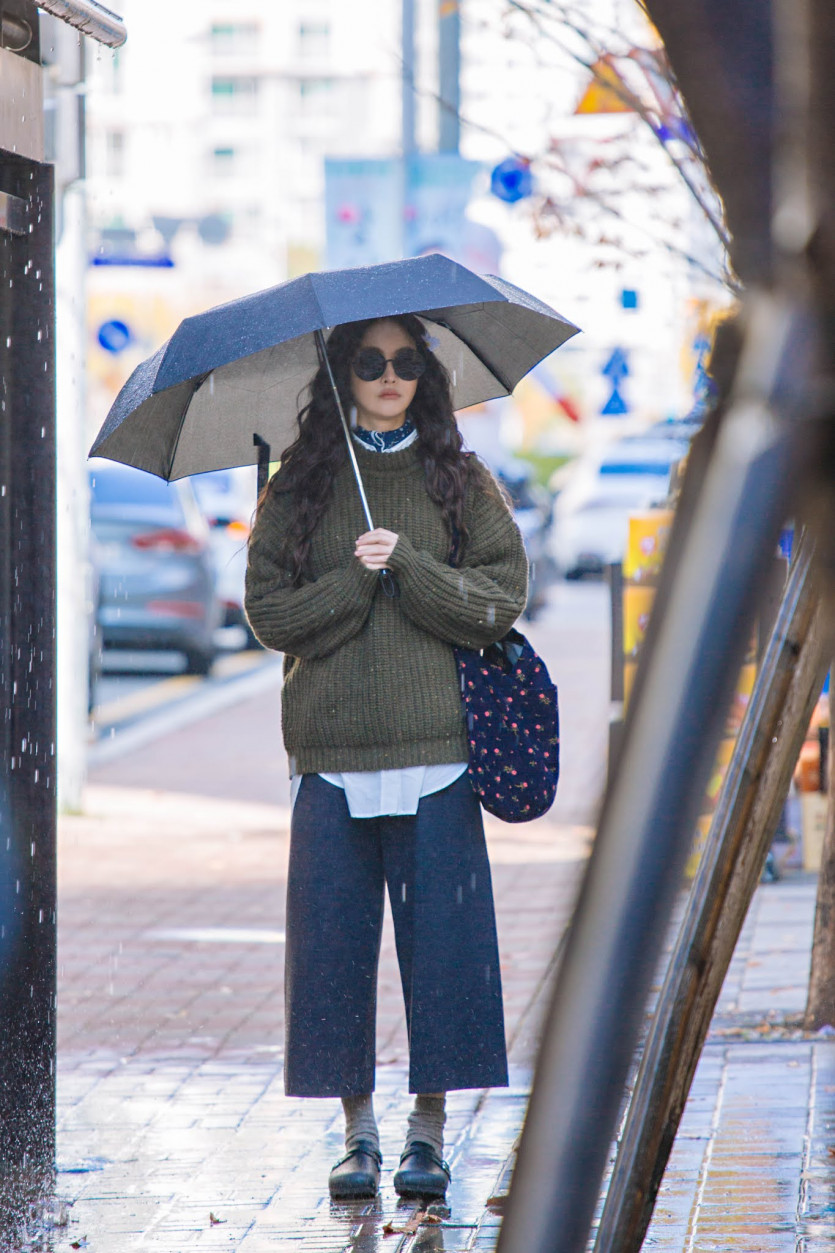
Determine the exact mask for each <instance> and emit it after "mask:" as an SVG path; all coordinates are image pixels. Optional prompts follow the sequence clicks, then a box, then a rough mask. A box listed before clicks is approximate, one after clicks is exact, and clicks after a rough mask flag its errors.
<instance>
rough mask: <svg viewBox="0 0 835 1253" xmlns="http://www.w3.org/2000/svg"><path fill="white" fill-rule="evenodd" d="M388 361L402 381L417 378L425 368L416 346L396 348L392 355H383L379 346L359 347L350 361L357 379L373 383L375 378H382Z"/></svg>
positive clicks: (405, 381)
mask: <svg viewBox="0 0 835 1253" xmlns="http://www.w3.org/2000/svg"><path fill="white" fill-rule="evenodd" d="M389 363H391V365H393V366H394V372H395V374H396V375H397V377H398V378H399V379H402V380H403V382H404V383H412V382H414V380H415V379H419V378H420V376H421V374H423V372H424V370H425V369H426V361H425V360H424V358H423V357H422V356H421V354H420V353H419V352H418V350H417V349H416V348H398V350H397V352H396V353H395V354H394V356H393V357H386V356H384V355H383V353H382V352H381V351H380V349H379V348H361V349H360V350H359V352H358V353H357V355H356V356H355V357H354V359H353V361H352V362H351V368H352V369H353V371H354V374H356V376H357V378H358V379H362V381H363V382H364V383H373V382H374V380H375V379H378V378H382V376H383V375H384V374H385V371H386V366H387V365H388V364H389Z"/></svg>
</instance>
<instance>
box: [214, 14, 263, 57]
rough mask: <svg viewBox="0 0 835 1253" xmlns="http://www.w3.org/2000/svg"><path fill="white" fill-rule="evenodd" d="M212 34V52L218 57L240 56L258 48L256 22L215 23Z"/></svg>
mask: <svg viewBox="0 0 835 1253" xmlns="http://www.w3.org/2000/svg"><path fill="white" fill-rule="evenodd" d="M210 33H211V43H212V52H213V53H215V55H217V56H240V55H242V54H246V53H250V52H254V51H255V49H256V47H257V46H258V26H257V24H256V23H255V22H213V23H212V27H211V32H210Z"/></svg>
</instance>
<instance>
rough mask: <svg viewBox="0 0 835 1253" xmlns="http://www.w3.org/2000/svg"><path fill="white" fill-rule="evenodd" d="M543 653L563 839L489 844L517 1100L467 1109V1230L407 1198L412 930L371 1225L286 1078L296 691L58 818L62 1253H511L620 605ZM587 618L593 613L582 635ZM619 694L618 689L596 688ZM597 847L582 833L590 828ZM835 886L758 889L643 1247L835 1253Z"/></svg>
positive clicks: (543, 636)
mask: <svg viewBox="0 0 835 1253" xmlns="http://www.w3.org/2000/svg"><path fill="white" fill-rule="evenodd" d="M559 598H562V599H560V600H559V604H558V605H556V606H555V608H556V612H555V613H554V614H552V615H545V617H544V618H543V620H542V621H540V622H538V623H536V624H534V627H533V629H532V630H531V631H530V634H531V636H532V637H533V638H534V641H535V643H536V645H537V647H538V648H539V649H540V651H541V652H542V653H543V655H545V656H546V659H547V660H548V661H549V664H551V666H552V669H553V671H554V673H555V675H556V677H557V679H558V681H559V683H560V691H561V702H562V713H563V736H564V751H563V769H564V776H563V782H562V784H561V793H560V797H559V799H558V803H557V806H555V810H554V811H553V813H552V815H550V816H549V818H548V819H544V820H540V822H538V823H533V824H526V825H525V826H524V827H515V828H508V827H505V826H503V824H500V823H497V822H492V821H491V822H489V823H488V841H489V844H490V852H491V859H492V864H493V873H494V884H495V892H496V904H497V913H498V922H499V937H500V946H501V953H502V977H503V983H504V989H505V1000H506V1010H507V1025H508V1035H509V1044H510V1050H509V1051H510V1062H511V1086H510V1087H509V1088H508V1089H503V1090H493V1091H489V1092H478V1091H474V1092H456V1093H452V1094H450V1097H449V1119H448V1124H447V1147H446V1156H447V1157H448V1159H449V1161H450V1163H451V1166H452V1170H453V1184H452V1186H451V1189H450V1192H449V1195H448V1198H447V1202H448V1204H447V1205H446V1206H444V1207H438V1206H436V1207H432V1208H430V1210H429V1211H422V1210H420V1209H419V1208H418V1207H417V1206H415V1205H404V1204H403V1203H400V1202H398V1199H397V1197H396V1194H395V1193H394V1190H393V1187H392V1183H391V1176H392V1174H393V1172H394V1170H395V1169H396V1166H397V1160H398V1157H399V1153H400V1150H401V1147H402V1140H403V1134H404V1130H405V1125H406V1117H407V1113H408V1110H409V1107H410V1099H409V1097H408V1096H407V1093H406V1086H407V1082H406V1076H407V1043H406V1032H405V1021H404V1016H403V1011H402V1006H401V996H400V989H399V976H398V973H397V967H396V961H395V956H394V944H393V935H392V931H391V926H390V922H389V921H388V920H387V922H386V928H385V932H384V941H383V950H382V956H381V968H380V995H379V1018H378V1070H377V1074H378V1085H377V1097H376V1107H377V1114H378V1119H379V1121H380V1128H381V1134H382V1148H383V1152H384V1158H385V1160H384V1170H383V1178H382V1188H381V1193H380V1196H379V1198H378V1200H377V1201H375V1202H374V1203H373V1204H366V1205H356V1206H337V1205H333V1204H332V1203H331V1202H330V1200H329V1198H328V1194H327V1173H328V1170H329V1168H330V1165H331V1164H332V1162H333V1161H334V1160H335V1158H336V1157H337V1156H338V1155H339V1154H340V1151H341V1148H342V1121H341V1111H340V1107H339V1103H338V1102H337V1101H332V1100H322V1101H312V1100H308V1101H302V1100H298V1099H291V1098H287V1097H285V1096H284V1094H283V1083H282V1040H283V986H282V961H283V939H284V935H283V927H284V901H283V885H284V878H285V874H286V862H287V827H288V819H289V813H288V809H287V802H288V797H287V788H286V782H285V780H284V779H283V777H282V771H281V769H280V768H279V769H276V757H277V755H280V749H279V748H278V706H277V700H276V696H277V688H276V687H275V685H273V684H272V683H268V682H266V676H265V680H264V690H263V691H260V692H256V693H252V692H249V693H247V694H246V695H245V696H244V698H242V699H241V700H240V701H238V702H237V703H236V704H234V705H231V706H226V707H224V708H222V709H218V710H217V711H216V712H214V713H211V712H207V711H204V713H203V715H201V717H199V718H197V719H193V720H192V721H191V722H187V721H185V720H183V719H182V718H179V716H178V720H177V725H176V726H174V725H171V726H170V727H169V728H168V730H167V731H166V730H165V725H164V722H163V723H160V731H159V734H157V735H156V736H154V737H152V738H151V739H150V740H148V741H146V742H145V743H144V744H142V745H140V744H138V743H137V744H135V745H134V747H133V749H132V750H131V751H130V752H128V753H125V754H123V755H121V756H119V754H118V753H114V754H113V755H112V756H111V757H110V758H109V760H107V761H106V762H105V761H102V762H101V763H100V764H99V765H98V766H97V767H96V769H95V771H94V772H93V774H92V779H91V782H92V786H91V787H90V789H89V791H88V794H87V797H86V801H85V811H84V813H83V814H82V815H74V816H69V817H66V818H64V819H62V822H61V831H60V888H59V902H60V911H59V967H60V971H59V980H60V982H59V1022H58V1028H59V1059H58V1060H59V1065H58V1103H59V1128H58V1153H59V1168H60V1170H59V1176H58V1188H59V1195H60V1197H61V1198H62V1201H63V1206H64V1208H63V1218H64V1219H65V1222H64V1225H63V1226H58V1227H57V1228H56V1229H55V1232H54V1239H53V1248H54V1250H55V1253H64V1250H68V1249H70V1248H87V1249H90V1250H91V1251H95V1253H130V1251H132V1250H137V1251H138V1250H159V1253H181V1251H182V1253H184V1251H185V1250H188V1249H191V1248H198V1247H199V1248H205V1249H218V1250H220V1249H224V1250H242V1251H247V1253H248V1251H250V1250H255V1251H259V1250H264V1251H265V1253H266V1251H267V1250H299V1253H348V1251H349V1250H356V1251H360V1253H388V1251H389V1250H392V1251H394V1253H421V1251H423V1253H426V1251H427V1250H445V1251H446V1253H464V1251H465V1250H492V1249H494V1248H495V1244H496V1238H497V1234H498V1228H499V1222H500V1210H501V1204H500V1198H501V1196H502V1195H503V1194H504V1192H505V1191H506V1188H507V1184H508V1180H509V1177H510V1171H511V1167H512V1162H513V1148H514V1144H515V1142H516V1139H517V1137H518V1134H519V1130H520V1128H521V1124H522V1120H523V1117H524V1110H525V1103H526V1100H527V1093H528V1091H529V1087H530V1079H531V1072H532V1066H533V1062H534V1058H535V1052H536V1044H537V1039H538V1033H539V1023H540V1019H541V1015H542V1012H543V1008H544V1005H545V1002H546V999H547V991H548V987H549V983H550V980H551V978H552V976H553V970H554V966H555V953H556V951H557V949H558V945H559V940H560V937H561V936H562V934H563V933H564V930H565V927H566V925H567V922H568V920H569V918H570V914H571V908H572V905H573V901H574V896H575V893H576V889H577V885H578V883H579V879H580V876H581V873H582V869H583V865H584V859H585V857H586V855H587V852H588V848H589V836H590V831H589V826H590V824H591V822H593V818H594V808H595V803H596V796H597V794H598V792H599V789H600V786H601V785H602V777H603V753H604V751H605V736H606V714H607V701H606V696H607V693H606V683H605V673H606V658H607V656H608V653H607V639H606V623H605V614H603V613H602V612H601V610H602V608H603V607H604V606H605V603H606V602H605V589H602V588H600V587H599V586H595V585H590V586H586V587H581V588H580V589H578V590H577V591H576V592H575V591H574V589H569V588H565V589H560V591H559V597H558V599H559ZM567 609H568V610H570V612H567ZM601 676H604V677H601ZM581 824H582V825H581ZM814 897H815V881H814V879H813V878H812V877H811V876H803V875H798V874H795V875H794V876H789V877H787V878H785V879H784V880H782V881H781V882H778V883H776V884H773V885H766V886H763V887H761V888H760V889H759V891H758V894H757V897H756V899H755V902H754V905H753V907H752V910H751V912H750V915H749V918H748V920H747V922H746V925H745V928H744V931H743V934H742V937H741V939H740V943H739V945H738V947H737V952H736V954H735V956H734V960H733V964H732V967H731V970H730V972H729V975H728V979H727V980H726V984H725V987H724V989H723V994H722V998H721V1002H720V1005H719V1007H718V1010H717V1014H716V1017H715V1020H714V1023H713V1027H712V1031H711V1036H710V1039H709V1042H708V1044H707V1046H706V1049H705V1052H704V1055H703V1057H702V1060H701V1063H700V1066H699V1070H698V1073H697V1076H696V1080H695V1082H694V1086H693V1090H692V1093H691V1097H690V1100H689V1102H688V1105H687V1109H686V1111H685V1115H684V1120H683V1123H682V1128H681V1133H680V1135H679V1137H678V1139H677V1141H676V1144H675V1146H674V1150H673V1154H672V1158H671V1162H670V1166H669V1169H668V1171H667V1174H666V1176H665V1179H664V1181H663V1184H662V1187H661V1191H660V1194H659V1198H658V1205H657V1208H656V1213H655V1217H654V1220H653V1223H652V1226H651V1228H650V1232H649V1234H648V1237H647V1241H646V1245H645V1247H646V1248H648V1249H649V1248H652V1249H657V1250H669V1251H670V1253H681V1251H682V1250H687V1251H688V1253H708V1251H712V1250H718V1251H725V1250H728V1251H730V1250H735V1251H737V1253H771V1250H781V1251H782V1250H786V1253H789V1251H790V1250H791V1251H795V1253H818V1251H821V1253H822V1251H823V1250H835V1196H833V1190H834V1189H833V1178H835V1175H833V1171H832V1165H833V1163H835V1041H833V1040H831V1039H828V1038H826V1037H825V1036H822V1037H816V1038H806V1037H805V1036H804V1035H803V1033H802V1031H801V1030H800V1027H799V1019H800V1015H801V1014H802V1011H803V1007H804V1004H805V997H806V980H807V976H808V963H809V948H810V943H811V925H812V916H813V911H814Z"/></svg>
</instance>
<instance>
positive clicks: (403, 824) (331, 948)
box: [246, 315, 527, 1198]
mask: <svg viewBox="0 0 835 1253" xmlns="http://www.w3.org/2000/svg"><path fill="white" fill-rule="evenodd" d="M327 357H328V360H326V361H325V360H323V361H322V363H321V364H320V368H319V370H318V372H317V374H316V375H315V377H314V379H313V382H312V384H311V393H310V397H311V398H310V401H309V403H308V404H307V405H305V407H304V408H303V409H302V410H301V413H300V414H299V433H298V437H297V439H296V440H295V442H294V443H293V444H291V445H290V447H289V448H288V449H286V451H285V452H284V454H283V456H282V458H281V468H280V470H279V472H278V473H277V474H276V475H275V476H274V477H273V478H272V480H271V481H270V483H269V485H268V487H267V489H266V490H265V492H264V493H263V494H262V496H261V499H260V501H259V509H258V514H257V518H256V522H255V526H254V529H253V533H252V539H251V542H250V549H249V566H248V574H247V596H246V609H247V613H248V615H249V620H250V622H251V624H252V628H253V630H254V631H255V633H256V634H257V636H258V637H259V639H260V640H261V641H262V643H263V644H265V645H266V646H267V647H268V648H274V649H277V650H280V651H282V652H283V653H284V654H285V684H284V692H283V698H282V729H283V734H284V741H285V745H286V748H287V752H288V755H289V759H290V771H291V775H292V779H293V783H292V788H293V816H292V828H291V849H290V869H289V877H288V885H287V950H286V1022H287V1042H286V1067H285V1075H286V1079H285V1082H286V1088H287V1092H288V1094H290V1095H296V1096H310V1097H324V1096H331V1097H333V1096H338V1097H341V1098H342V1102H343V1106H344V1109H345V1116H346V1136H345V1148H346V1153H345V1156H344V1157H343V1158H342V1159H341V1160H340V1161H339V1162H337V1163H336V1165H335V1166H334V1168H333V1170H332V1171H331V1175H330V1181H329V1182H330V1190H331V1194H332V1195H333V1196H334V1197H337V1198H355V1197H356V1198H359V1197H367V1196H373V1195H374V1194H375V1193H376V1191H377V1188H378V1184H379V1175H380V1166H381V1155H380V1149H379V1135H378V1131H377V1125H376V1122H375V1118H374V1110H373V1102H372V1095H371V1094H372V1092H373V1089H374V1060H375V1012H376V984H377V959H378V955H379V946H380V931H381V923H382V916H383V896H384V890H385V885H386V884H387V886H388V892H389V899H390V901H391V908H392V915H393V919H394V926H395V931H396V941H397V955H398V961H399V965H400V973H401V979H402V984H403V993H404V998H405V1004H406V1017H407V1025H408V1031H409V1049H410V1075H409V1090H410V1091H411V1092H413V1093H415V1094H416V1099H415V1105H414V1109H413V1111H412V1113H411V1114H410V1115H409V1120H408V1127H407V1130H406V1142H405V1146H404V1150H403V1154H402V1156H401V1159H400V1166H399V1169H398V1171H397V1172H396V1174H395V1176H394V1185H395V1188H396V1189H397V1191H398V1193H400V1195H402V1196H421V1197H441V1196H443V1195H444V1194H445V1192H446V1188H447V1184H448V1182H449V1178H450V1174H449V1168H448V1167H447V1165H446V1164H445V1162H444V1161H443V1126H444V1118H445V1115H444V1094H445V1093H446V1092H447V1091H449V1090H450V1089H455V1088H472V1087H478V1088H481V1087H487V1086H493V1085H503V1084H506V1083H507V1060H506V1054H505V1041H504V1021H503V1011H502V996H501V985H500V977H499V958H498V948H497V942H496V928H495V916H494V908H493V898H492V889H491V883H490V869H489V865H488V861H487V854H486V847H485V841H484V832H483V825H482V820H481V810H480V808H479V804H478V801H477V799H476V797H475V794H474V792H473V790H472V787H471V785H470V782H469V779H468V776H467V739H466V734H465V727H464V723H463V718H462V713H461V700H460V693H459V690H458V679H457V673H456V666H455V660H454V656H453V646H454V645H459V646H464V647H470V648H482V647H485V646H486V645H487V644H489V643H491V642H493V641H494V640H498V639H500V638H501V637H502V636H503V635H504V634H505V633H506V632H507V631H508V630H509V629H510V627H511V626H512V625H513V623H514V621H515V620H516V618H517V617H518V616H519V614H520V613H521V612H522V609H523V608H524V605H525V597H526V583H527V564H526V559H525V554H524V549H523V546H522V540H521V537H520V535H519V532H518V530H517V527H516V525H515V523H514V521H513V518H512V516H511V514H510V512H509V510H508V508H507V505H506V503H505V501H504V499H503V497H502V495H501V493H500V491H499V489H498V488H497V486H496V484H495V482H494V480H493V479H492V477H491V476H490V474H489V472H488V471H487V470H486V469H485V467H484V466H483V465H482V464H481V463H480V462H479V461H478V459H477V458H476V457H475V456H473V455H471V454H466V453H464V452H463V451H462V441H461V436H460V434H459V432H458V429H457V426H456V423H455V419H454V415H453V409H452V401H451V395H450V381H449V377H448V375H447V373H446V371H445V369H444V367H443V366H442V365H441V363H440V362H439V360H438V359H437V357H436V356H435V354H434V353H433V351H432V349H431V347H430V342H429V340H428V339H427V336H426V331H425V328H424V324H423V323H422V322H421V321H420V320H419V319H418V318H417V317H414V316H412V315H404V316H398V317H391V318H385V319H381V320H376V321H371V322H364V323H363V322H358V323H346V324H343V325H340V326H337V327H335V329H334V330H333V331H332V332H331V335H330V338H329V340H328V346H327ZM331 373H332V376H333V380H334V381H335V385H336V387H337V389H338V391H339V395H340V397H341V400H342V404H343V406H344V407H346V408H348V407H350V408H351V413H352V444H353V452H354V454H355V458H356V461H357V463H358V466H359V469H360V471H361V473H362V478H363V480H364V483H365V490H366V493H367V497H368V504H369V506H370V509H371V512H372V513H373V516H374V518H375V520H376V522H377V524H378V525H377V526H376V527H375V528H374V529H372V530H369V529H368V526H367V523H365V522H364V519H363V512H362V508H361V504H360V498H359V496H358V493H357V488H356V484H355V482H354V479H353V476H352V467H351V464H350V460H349V452H348V448H347V446H346V442H345V439H344V436H343V433H342V427H341V425H340V417H339V414H338V411H337V407H336V405H335V404H334V396H333V392H332V382H331ZM451 562H454V564H451Z"/></svg>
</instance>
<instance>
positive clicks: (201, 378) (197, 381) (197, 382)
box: [165, 370, 211, 483]
mask: <svg viewBox="0 0 835 1253" xmlns="http://www.w3.org/2000/svg"><path fill="white" fill-rule="evenodd" d="M210 374H211V370H207V371H206V373H205V374H196V375H195V376H194V378H193V379H192V380H191V381H192V382H193V383H194V387H193V388H192V389H191V391H190V392H189V394H188V396H187V397H186V401H185V404H184V405H183V412H182V414H181V415H180V424H179V426H178V428H177V438H176V439H175V440H174V447H173V448H172V449H171V456H170V457H169V459H168V473H167V474H166V476H165V478H166V481H167V482H169V483H170V482H171V471H172V470H173V469H174V462H175V461H176V459H177V452H178V450H179V447H180V438H181V436H182V434H183V427H184V426H185V423H186V417H187V415H188V410H189V405H190V404H191V402H192V401H193V400H194V397H195V394H196V392H198V391H199V390H200V388H201V387H202V386H203V384H204V383H205V382H206V379H207V378H208V377H209V375H210Z"/></svg>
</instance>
